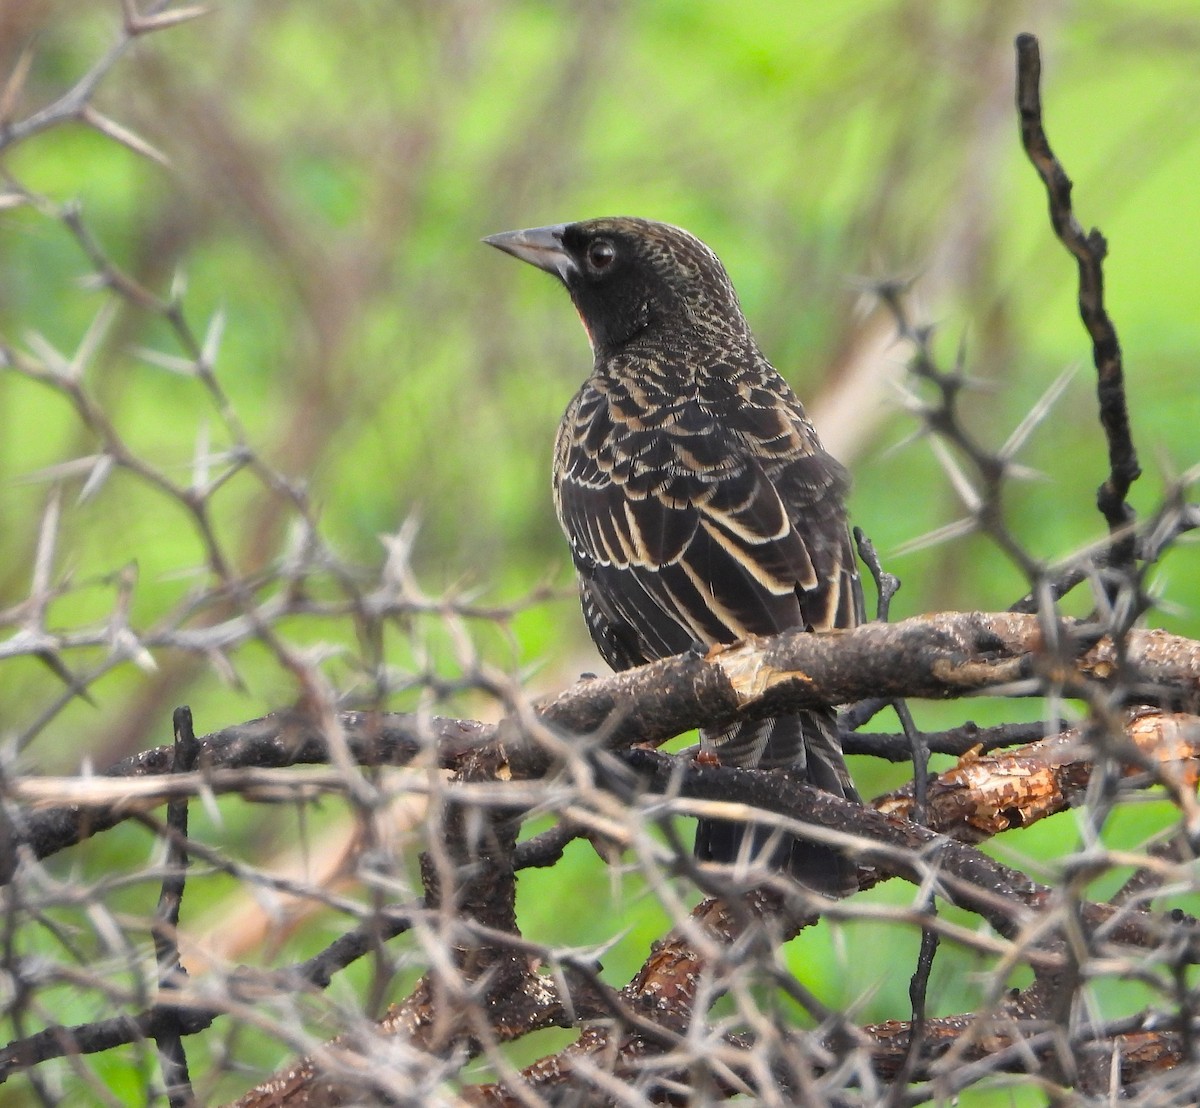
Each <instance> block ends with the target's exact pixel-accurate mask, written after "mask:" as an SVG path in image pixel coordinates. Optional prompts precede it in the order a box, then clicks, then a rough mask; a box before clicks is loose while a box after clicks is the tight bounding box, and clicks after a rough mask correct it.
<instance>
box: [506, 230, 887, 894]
mask: <svg viewBox="0 0 1200 1108" xmlns="http://www.w3.org/2000/svg"><path fill="white" fill-rule="evenodd" d="M483 241H484V242H485V243H487V244H489V245H491V246H494V247H496V248H498V249H499V250H502V251H504V252H505V253H507V254H511V255H512V256H513V257H515V258H518V259H520V260H521V261H524V262H528V263H530V264H532V265H534V266H536V267H537V268H539V269H541V270H544V271H546V272H548V273H551V274H553V275H554V276H556V277H557V278H558V280H559V281H560V282H561V284H562V285H564V286H565V287H566V290H567V292H568V293H569V294H570V297H571V300H572V302H573V303H574V306H575V309H576V311H577V312H578V314H579V318H580V320H581V322H582V323H583V327H584V330H585V331H586V332H587V337H588V340H589V342H590V344H591V348H592V355H593V364H592V371H591V374H590V375H589V376H588V377H587V379H586V381H585V382H584V384H583V386H582V387H581V388H580V390H579V391H578V392H577V393H576V394H575V397H574V398H573V399H572V400H571V402H570V404H569V405H568V406H567V410H566V413H565V415H564V416H563V419H562V423H561V424H560V426H559V429H558V434H557V437H556V440H555V445H554V453H553V479H552V487H553V494H554V505H555V510H556V512H557V515H558V520H559V523H560V524H561V526H562V530H563V533H564V534H565V536H566V539H567V543H568V545H569V547H570V551H571V557H572V560H573V562H574V566H575V571H576V576H577V578H578V585H579V593H580V602H581V606H582V609H583V616H584V620H585V622H586V623H587V627H588V630H589V632H590V634H591V637H592V640H593V642H594V643H595V645H596V647H597V649H598V650H599V652H600V654H601V656H602V657H603V658H604V660H605V661H606V662H607V663H608V665H609V666H611V667H612V668H613V669H614V670H618V671H619V670H624V669H629V668H630V667H633V666H638V665H642V664H645V663H647V662H651V661H655V660H657V659H660V658H666V657H670V656H672V655H676V654H682V653H684V652H686V651H688V650H692V649H699V648H703V649H708V648H711V647H713V646H715V645H717V644H728V643H734V642H737V641H740V640H742V639H745V638H747V637H748V636H751V635H770V634H774V633H776V632H780V631H785V630H790V629H795V628H804V629H807V630H810V631H826V630H830V629H833V628H847V627H853V626H855V625H856V624H858V623H860V622H862V621H863V619H864V614H863V595H862V586H861V582H860V579H859V575H858V571H857V568H856V563H855V559H854V551H853V547H852V546H851V540H850V532H849V526H848V522H847V514H846V508H845V497H846V494H847V491H848V488H849V478H848V475H847V472H846V470H845V469H844V468H843V467H842V466H841V464H839V463H838V462H837V461H836V460H835V459H834V458H833V457H832V456H830V455H829V454H828V453H827V452H826V451H825V450H824V448H823V447H822V446H821V442H820V439H819V438H818V436H817V432H816V429H815V428H814V426H813V424H812V422H811V421H810V420H809V418H808V416H807V415H806V414H805V411H804V407H803V405H802V404H801V402H800V400H799V398H798V397H797V396H796V394H795V393H794V392H793V391H792V389H791V387H790V386H789V385H788V384H787V382H786V381H785V380H784V378H783V377H782V376H781V375H780V374H779V373H778V372H777V371H776V370H775V368H774V367H773V366H772V365H771V363H770V362H769V361H768V360H767V358H766V356H765V355H764V354H763V353H762V351H761V350H760V349H759V346H758V344H757V342H756V341H755V339H754V336H753V335H752V333H751V330H750V326H749V324H748V323H747V321H746V318H745V316H744V314H743V312H742V308H741V305H740V303H739V301H738V297H737V294H736V292H735V291H734V287H733V284H732V282H731V281H730V278H729V276H728V274H727V272H726V270H725V267H724V265H723V264H722V263H721V261H720V260H719V259H718V257H717V255H716V254H715V253H714V252H713V251H712V250H711V249H710V248H709V247H708V246H706V245H705V244H704V243H703V242H701V241H700V239H698V238H696V237H695V236H694V235H692V234H691V233H689V232H688V231H685V230H683V229H682V228H680V227H676V226H673V225H671V224H667V223H660V222H655V221H651V220H647V219H639V218H633V217H608V218H601V219H589V220H584V221H581V222H576V223H563V224H556V225H554V226H546V227H535V228H531V229H527V230H521V231H506V232H503V233H500V234H495V235H490V236H488V237H487V238H485V239H484V240H483ZM700 745H701V754H702V756H703V757H705V758H707V759H709V760H711V759H713V758H715V759H716V760H717V761H719V762H720V764H722V765H728V766H739V767H744V768H761V769H772V770H774V769H786V770H789V771H791V772H792V773H794V774H795V775H797V776H798V777H799V778H801V779H803V780H805V781H807V782H808V783H810V784H812V785H815V786H816V787H817V788H819V789H822V790H824V791H825V792H828V793H832V794H833V795H834V796H839V797H843V798H845V799H847V800H851V801H854V802H856V803H861V800H860V799H859V796H858V793H857V792H856V791H855V788H854V784H853V782H852V781H851V778H850V774H849V772H848V771H847V769H846V764H845V761H844V760H843V757H842V750H841V743H840V739H839V736H838V730H837V722H836V717H835V714H834V711H833V709H832V707H831V708H822V709H806V710H803V711H799V712H796V713H795V714H793V715H786V716H780V717H776V718H772V719H763V720H743V721H735V722H733V723H731V724H729V725H727V726H724V727H713V728H703V729H701V744H700ZM695 856H696V857H697V859H699V860H700V861H704V862H720V863H732V862H737V861H739V859H740V860H742V861H749V860H757V861H761V862H764V863H765V864H766V865H767V866H769V867H770V869H772V870H774V871H776V872H781V873H788V874H790V875H791V876H793V877H794V878H796V879H797V880H798V881H800V882H801V883H803V884H805V885H806V886H808V887H810V888H812V889H815V890H817V891H820V892H824V893H829V894H834V895H844V894H845V893H846V892H848V891H851V890H852V889H853V887H854V866H853V864H852V863H851V862H850V861H849V860H848V859H847V858H846V857H845V856H844V855H842V854H841V853H840V852H838V851H837V850H835V849H834V848H832V847H830V846H827V845H818V844H815V843H813V842H811V841H804V840H800V839H796V838H794V837H792V836H790V835H787V834H782V833H780V832H779V831H778V830H777V829H771V828H769V827H768V826H766V825H765V824H758V825H752V824H744V823H738V822H735V821H730V820H722V819H710V818H702V819H700V820H699V822H698V826H697V832H696V845H695Z"/></svg>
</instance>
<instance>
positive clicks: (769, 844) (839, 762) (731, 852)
mask: <svg viewBox="0 0 1200 1108" xmlns="http://www.w3.org/2000/svg"><path fill="white" fill-rule="evenodd" d="M701 740H702V747H703V748H704V749H705V750H707V751H711V752H712V753H713V754H715V755H716V756H717V757H718V758H719V759H720V760H721V763H722V764H723V765H733V766H742V767H745V768H760V769H776V768H779V769H783V768H786V769H788V770H790V771H791V772H793V773H795V774H797V775H799V774H803V775H804V777H805V779H806V780H807V781H808V783H809V784H810V785H815V786H816V787H817V788H818V789H821V790H822V791H824V792H827V793H832V794H833V795H834V796H839V797H842V798H844V799H846V800H852V801H854V802H855V803H856V804H859V803H861V800H860V799H859V796H858V793H857V792H856V791H855V788H854V784H853V782H852V781H851V780H850V774H849V772H848V771H847V770H846V763H845V762H844V761H843V759H842V748H841V742H840V741H839V739H838V732H837V719H836V717H835V716H834V713H833V711H832V710H831V709H830V710H825V711H811V712H801V713H798V714H797V715H794V716H784V717H781V718H778V719H768V720H757V721H755V722H753V723H739V724H735V725H734V726H733V727H730V728H726V729H725V730H723V731H720V732H712V733H709V732H705V733H703V734H702V736H701ZM696 857H697V858H698V859H700V860H701V861H707V862H736V861H739V860H742V861H747V862H760V863H762V864H764V865H766V866H768V867H769V868H770V869H772V870H775V871H776V872H780V873H790V874H791V875H792V876H793V877H794V878H795V879H796V880H797V881H800V882H801V883H803V884H805V885H807V886H808V887H809V888H811V889H815V890H816V891H818V892H823V893H828V894H830V895H832V896H845V895H847V894H848V893H850V892H853V891H854V889H855V888H857V882H856V878H855V871H856V867H855V865H854V863H853V862H852V861H851V860H850V859H848V858H847V857H846V856H845V855H844V854H842V853H841V852H840V851H838V850H836V849H834V848H833V847H830V846H824V845H822V844H820V843H815V842H812V841H810V840H807V839H801V838H797V837H795V836H793V835H788V834H786V833H784V832H782V831H780V830H779V829H778V828H773V827H770V826H769V825H767V824H760V823H737V822H734V821H732V820H723V819H702V820H700V821H699V823H698V824H697V826H696Z"/></svg>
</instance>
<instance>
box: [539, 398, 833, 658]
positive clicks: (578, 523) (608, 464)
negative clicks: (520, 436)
mask: <svg viewBox="0 0 1200 1108" xmlns="http://www.w3.org/2000/svg"><path fill="white" fill-rule="evenodd" d="M557 450H558V464H557V465H556V467H555V471H556V482H555V493H556V502H557V506H558V511H559V518H560V520H561V522H562V525H563V530H564V531H565V532H566V534H567V537H568V539H569V541H570V544H571V551H572V554H573V556H574V560H575V565H576V568H577V570H578V571H579V577H580V582H581V589H582V593H583V606H584V613H585V616H586V618H587V621H588V625H589V628H590V630H591V632H592V637H593V639H594V640H595V641H596V644H597V646H598V647H599V648H600V650H601V653H602V654H603V655H604V657H605V659H606V660H607V661H608V662H609V663H610V664H611V665H613V666H614V667H616V668H627V667H628V666H630V665H635V664H638V663H639V662H644V661H649V660H652V659H655V658H661V657H665V656H668V655H670V654H677V653H680V652H681V651H683V650H686V649H688V648H689V647H690V646H692V645H693V644H694V643H697V642H700V643H703V644H706V645H709V644H712V643H717V642H731V641H733V640H735V639H738V638H742V637H744V636H746V635H748V634H770V633H772V632H775V631H781V630H784V629H786V628H789V627H801V626H832V625H833V623H832V622H830V621H831V620H832V619H833V618H834V616H831V615H828V614H827V613H828V612H831V611H833V610H834V609H835V608H836V607H837V606H838V605H837V604H836V603H835V602H833V601H830V599H829V597H830V596H831V595H832V593H833V589H832V587H831V585H830V583H829V575H831V576H832V578H833V579H834V580H837V579H838V578H839V574H840V569H839V567H840V565H841V562H840V558H841V555H842V551H843V546H844V545H845V544H846V543H848V539H847V538H845V520H844V518H843V516H842V514H841V513H842V509H841V506H840V489H839V490H836V491H837V493H838V494H839V495H834V496H829V495H828V493H829V492H830V490H829V489H828V488H823V487H822V486H821V484H820V482H819V481H818V480H817V474H816V473H815V471H814V473H812V474H808V475H807V476H806V475H805V474H804V473H801V472H799V471H797V472H795V473H791V472H790V467H788V466H781V464H780V459H777V458H768V459H767V462H768V465H769V466H770V467H771V468H773V469H774V470H775V471H777V473H780V474H783V473H784V470H785V469H786V470H788V474H789V475H788V481H789V482H790V484H791V485H793V486H795V487H796V489H798V490H802V491H803V490H807V492H806V499H802V502H801V505H800V508H801V510H800V511H799V512H797V511H795V510H793V508H792V506H791V505H790V504H788V505H785V503H784V499H783V497H782V496H781V493H780V490H779V489H777V488H776V486H775V484H774V483H773V481H772V479H771V477H770V476H769V473H768V468H767V466H764V464H763V462H762V461H761V460H760V459H759V458H757V457H755V456H754V455H753V454H752V453H751V452H750V451H749V450H747V449H746V448H745V444H744V443H742V442H740V441H739V440H738V439H737V438H736V437H735V436H732V435H730V434H729V433H728V432H726V431H724V430H722V428H721V427H720V426H719V425H718V424H717V423H716V422H715V421H714V420H713V419H712V418H711V417H710V416H708V415H706V414H705V413H704V412H703V411H702V410H700V409H699V408H698V407H697V406H695V405H687V404H683V405H680V406H678V407H677V408H676V409H675V410H674V411H673V412H672V413H667V414H666V415H665V416H663V417H662V418H660V419H659V421H658V423H657V425H655V426H647V425H646V424H645V421H644V420H629V419H621V418H615V419H614V418H613V417H612V413H611V410H609V409H608V408H607V406H606V401H605V399H604V398H603V397H597V396H595V395H594V394H593V395H588V393H587V391H586V390H585V392H584V393H581V394H580V397H578V398H577V399H576V402H575V403H574V404H573V405H572V408H571V409H570V410H569V411H568V416H567V419H566V420H565V421H564V424H563V427H562V429H561V431H560V435H559V442H558V447H557ZM821 457H822V458H823V457H824V455H821ZM826 485H828V482H826ZM823 494H824V495H823ZM829 501H833V503H832V504H830V503H828V502H829ZM827 529H829V530H831V531H833V532H834V533H832V534H829V535H826V534H824V533H823V532H824V531H825V530H827ZM839 532H840V533H839ZM851 565H852V563H851ZM809 608H811V609H812V611H813V612H814V613H817V612H820V613H821V615H822V618H821V620H820V621H819V622H816V621H814V620H811V619H810V618H809V616H808V612H807V609H809Z"/></svg>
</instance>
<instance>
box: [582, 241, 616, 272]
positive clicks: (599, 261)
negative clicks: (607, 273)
mask: <svg viewBox="0 0 1200 1108" xmlns="http://www.w3.org/2000/svg"><path fill="white" fill-rule="evenodd" d="M616 258H617V249H616V247H615V246H613V244H612V243H611V242H609V241H608V239H596V241H595V242H593V243H591V244H590V245H589V246H588V248H587V260H588V265H589V266H591V268H592V269H593V270H597V271H599V270H601V269H607V268H608V267H609V266H610V265H612V264H613V262H614V261H616Z"/></svg>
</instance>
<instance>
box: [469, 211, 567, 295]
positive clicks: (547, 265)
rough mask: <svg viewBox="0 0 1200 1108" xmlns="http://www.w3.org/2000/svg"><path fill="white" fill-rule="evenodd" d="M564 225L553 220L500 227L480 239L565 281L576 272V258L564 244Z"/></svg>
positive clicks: (565, 226)
mask: <svg viewBox="0 0 1200 1108" xmlns="http://www.w3.org/2000/svg"><path fill="white" fill-rule="evenodd" d="M566 228H567V225H566V224H565V223H556V224H555V225H554V226H553V227H533V228H530V229H529V230H528V231H501V232H500V234H498V235H488V237H487V238H485V239H484V240H483V241H484V242H486V243H487V244H488V245H489V246H494V247H495V248H496V249H497V250H503V251H504V253H506V254H511V255H512V256H513V257H514V258H520V259H521V261H523V262H528V263H529V264H530V265H535V266H537V267H538V269H544V270H545V271H546V272H547V273H553V274H555V275H556V276H557V277H558V278H559V279H560V280H562V281H564V282H565V281H566V280H567V278H568V277H569V276H570V275H571V274H573V273H574V272H575V262H574V261H573V260H572V258H571V255H570V254H568V253H567V252H566V250H565V249H564V248H563V243H562V237H563V231H565V230H566Z"/></svg>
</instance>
